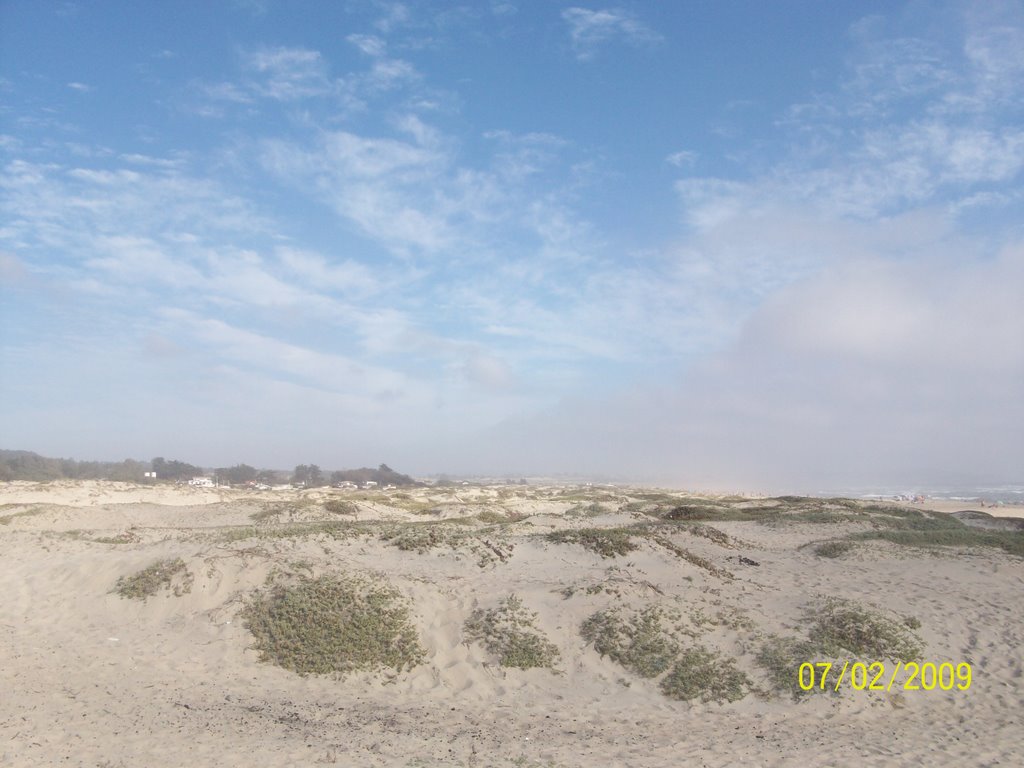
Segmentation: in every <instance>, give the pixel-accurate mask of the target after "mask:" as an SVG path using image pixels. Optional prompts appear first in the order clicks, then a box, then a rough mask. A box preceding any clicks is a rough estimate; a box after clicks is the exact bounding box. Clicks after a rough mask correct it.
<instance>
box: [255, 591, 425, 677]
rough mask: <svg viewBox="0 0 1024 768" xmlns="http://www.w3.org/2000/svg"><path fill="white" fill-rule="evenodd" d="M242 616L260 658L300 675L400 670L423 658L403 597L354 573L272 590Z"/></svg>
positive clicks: (410, 666) (259, 594)
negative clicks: (355, 575)
mask: <svg viewBox="0 0 1024 768" xmlns="http://www.w3.org/2000/svg"><path fill="white" fill-rule="evenodd" d="M242 618H243V619H244V621H245V624H246V627H247V628H248V629H249V631H250V632H251V633H252V635H253V638H254V639H255V643H254V647H255V648H256V650H258V651H259V652H260V660H261V661H269V662H273V663H274V664H277V665H278V666H281V667H284V668H285V669H289V670H291V671H293V672H297V673H299V674H300V675H309V674H330V673H337V674H342V675H344V674H346V673H350V672H355V671H364V670H365V671H376V670H379V669H385V668H391V669H394V670H395V671H399V672H400V671H402V669H404V668H409V669H411V668H412V667H414V666H416V665H417V664H419V663H421V662H422V661H423V658H424V656H425V653H424V651H423V649H422V647H421V646H420V644H419V640H418V639H417V636H416V630H415V628H414V627H413V626H412V622H411V619H410V615H409V609H408V607H407V606H406V604H405V602H404V601H403V600H402V599H401V597H400V595H399V593H398V592H397V591H396V590H395V589H394V588H393V587H391V586H389V585H386V584H377V583H372V582H370V581H368V580H366V579H363V578H357V577H354V576H336V575H330V576H321V577H319V578H316V579H308V578H300V579H299V580H298V582H297V583H294V584H290V585H280V584H278V585H275V586H273V587H271V589H270V590H269V591H266V592H261V593H258V594H257V595H256V596H255V597H254V598H253V599H252V600H251V602H250V603H249V604H248V605H246V607H245V608H244V609H243V611H242Z"/></svg>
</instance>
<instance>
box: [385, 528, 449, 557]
mask: <svg viewBox="0 0 1024 768" xmlns="http://www.w3.org/2000/svg"><path fill="white" fill-rule="evenodd" d="M464 535H465V534H463V533H462V532H460V531H456V530H454V529H453V528H452V527H451V526H448V525H444V524H437V523H414V524H411V525H397V526H394V527H392V528H390V529H388V530H384V531H382V532H381V534H380V540H381V541H386V542H387V543H388V544H390V545H391V546H393V547H398V548H399V549H400V550H402V551H403V552H417V553H419V554H423V553H424V552H429V551H430V550H431V549H434V548H435V547H440V546H449V547H455V546H457V545H458V541H459V539H461V538H462V537H463V536H464Z"/></svg>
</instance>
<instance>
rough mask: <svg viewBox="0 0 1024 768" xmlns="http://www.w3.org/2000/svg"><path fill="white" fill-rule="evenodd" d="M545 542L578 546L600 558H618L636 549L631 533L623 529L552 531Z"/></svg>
mask: <svg viewBox="0 0 1024 768" xmlns="http://www.w3.org/2000/svg"><path fill="white" fill-rule="evenodd" d="M546 538H547V540H548V541H552V542H554V543H556V544H579V545H580V546H582V547H584V548H585V549H589V550H590V551H591V552H596V553H597V554H599V555H600V556H601V557H618V556H619V555H625V554H628V553H630V552H632V551H634V550H636V549H638V546H637V544H636V543H635V542H634V541H633V536H632V533H631V532H630V531H628V530H626V529H624V528H578V529H572V530H565V531H552V532H551V533H549V534H547V537H546Z"/></svg>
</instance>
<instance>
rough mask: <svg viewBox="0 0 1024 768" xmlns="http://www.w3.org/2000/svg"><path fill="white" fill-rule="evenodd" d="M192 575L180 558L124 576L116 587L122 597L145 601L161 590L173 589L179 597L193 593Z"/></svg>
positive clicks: (157, 562) (159, 561)
mask: <svg viewBox="0 0 1024 768" xmlns="http://www.w3.org/2000/svg"><path fill="white" fill-rule="evenodd" d="M192 579H193V577H192V574H191V573H190V572H189V570H188V568H187V567H186V566H185V561H184V560H182V559H181V558H180V557H179V558H174V559H168V560H158V561H156V562H155V563H153V564H152V565H151V566H149V567H148V568H143V569H142V570H141V571H139V572H138V573H135V574H132V575H131V576H122V577H121V578H119V579H118V580H117V583H116V584H115V585H114V591H115V592H117V594H119V595H120V596H121V597H128V598H132V599H134V600H145V599H146V598H148V597H152V596H153V595H155V594H156V593H157V592H159V591H160V590H161V589H173V591H174V594H175V595H177V596H178V597H181V595H183V594H185V593H187V592H191V591H192Z"/></svg>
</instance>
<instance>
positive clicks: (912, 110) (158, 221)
mask: <svg viewBox="0 0 1024 768" xmlns="http://www.w3.org/2000/svg"><path fill="white" fill-rule="evenodd" d="M1022 97H1024V3H1021V2H995V3H985V4H978V3H971V2H924V3H914V4H912V5H908V6H906V7H899V8H892V7H891V6H890V5H889V4H885V3H876V2H870V3H865V4H858V5H853V4H834V3H807V4H799V5H798V4H795V3H784V4H760V3H731V4H727V3H721V4H719V3H709V4H689V3H657V4H648V3H625V4H620V3H609V4H605V3H594V4H582V5H580V4H576V3H573V2H564V3H551V2H539V1H534V2H513V1H511V0H500V1H499V0H492V1H491V2H488V3H479V4H471V5H469V6H465V7H453V6H451V5H449V4H447V3H431V2H424V3H402V2H392V1H390V0H365V1H363V0H357V1H356V2H351V3H315V2H309V3H288V4H284V3H280V2H275V1H274V0H245V1H244V2H243V0H237V1H236V2H227V3H221V4H216V5H211V6H210V7H206V6H203V7H199V6H196V7H189V8H187V9H184V8H179V7H177V6H175V5H171V4H168V5H161V4H156V5H150V4H147V5H145V6H142V5H138V6H137V5H134V4H104V5H99V6H93V5H89V4H85V3H75V2H52V3H51V2H40V3H14V2H4V1H2V0H0V103H2V107H0V154H2V156H3V160H2V162H3V172H2V177H0V205H2V209H0V210H2V211H3V218H2V221H0V424H2V425H3V426H2V427H0V438H2V442H3V443H4V445H5V446H7V447H10V448H12V449H23V450H30V451H34V452H36V453H39V454H41V455H44V456H54V457H60V456H63V457H75V458H78V459H83V460H122V459H124V458H126V457H132V458H136V459H148V458H152V457H154V456H157V455H162V456H165V457H167V458H178V459H181V460H183V461H187V462H190V463H194V464H198V465H202V466H208V467H216V466H230V465H233V464H237V463H247V464H250V465H253V466H260V467H276V468H282V469H285V468H290V467H294V466H296V465H298V464H303V463H307V464H308V463H316V464H319V465H320V466H322V467H332V468H343V467H358V466H376V465H377V464H379V463H381V462H386V463H388V464H389V465H390V466H392V467H394V468H395V469H397V470H398V471H401V472H406V473H409V474H413V475H431V474H439V473H448V474H453V475H479V476H499V477H500V476H519V475H527V476H551V475H560V474H562V475H564V474H572V475H575V476H578V477H594V478H598V477H621V478H624V479H628V478H632V479H634V480H635V481H637V482H655V483H661V484H672V485H675V486H677V487H687V488H714V489H725V490H729V489H733V490H759V489H766V490H783V489H786V490H794V491H797V490H808V491H813V490H815V489H828V488H857V487H863V488H879V487H885V488H895V487H911V486H918V487H956V486H960V485H962V486H965V487H973V486H981V485H984V484H993V485H998V484H1020V483H1022V482H1024V476H1022V471H1024V470H1022V468H1024V394H1022V393H1024V341H1022V340H1024V227H1022V224H1021V222H1024V194H1022V189H1024V187H1022V184H1021V182H1022V173H1024V127H1022V126H1024V98H1022ZM645 478H646V480H645Z"/></svg>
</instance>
